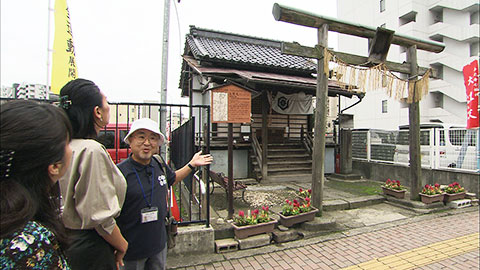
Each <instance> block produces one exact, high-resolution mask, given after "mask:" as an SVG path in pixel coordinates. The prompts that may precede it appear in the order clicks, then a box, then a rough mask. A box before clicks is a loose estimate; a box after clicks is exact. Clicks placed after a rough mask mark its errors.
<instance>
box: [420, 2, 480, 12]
mask: <svg viewBox="0 0 480 270" xmlns="http://www.w3.org/2000/svg"><path fill="white" fill-rule="evenodd" d="M478 6H479V3H478V0H430V1H429V5H428V9H429V10H431V11H438V10H441V9H444V8H449V9H454V10H460V11H475V10H478Z"/></svg>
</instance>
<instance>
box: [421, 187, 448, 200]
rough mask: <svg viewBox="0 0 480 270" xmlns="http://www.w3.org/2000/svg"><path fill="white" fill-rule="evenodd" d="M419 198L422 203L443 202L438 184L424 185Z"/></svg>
mask: <svg viewBox="0 0 480 270" xmlns="http://www.w3.org/2000/svg"><path fill="white" fill-rule="evenodd" d="M420 199H421V200H422V202H423V203H426V204H429V203H434V202H443V192H442V190H441V189H440V185H439V184H438V183H435V185H429V184H427V185H425V186H424V187H423V189H422V191H421V192H420Z"/></svg>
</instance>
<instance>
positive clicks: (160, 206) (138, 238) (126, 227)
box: [117, 118, 213, 270]
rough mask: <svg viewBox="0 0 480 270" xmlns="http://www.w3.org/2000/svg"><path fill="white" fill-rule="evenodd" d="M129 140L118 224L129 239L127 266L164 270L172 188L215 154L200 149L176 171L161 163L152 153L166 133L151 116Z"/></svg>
mask: <svg viewBox="0 0 480 270" xmlns="http://www.w3.org/2000/svg"><path fill="white" fill-rule="evenodd" d="M125 142H126V143H128V144H129V145H130V148H131V150H132V153H131V155H130V156H129V158H128V159H126V160H124V161H123V162H121V163H120V164H118V168H119V169H120V171H121V172H122V173H123V175H124V176H125V179H126V180H127V195H126V197H125V203H124V204H123V208H122V212H121V213H120V216H119V217H118V218H117V224H118V227H119V228H120V231H121V232H122V234H123V235H124V237H125V239H126V240H127V241H128V251H127V253H126V254H125V257H124V264H125V266H124V267H123V269H125V270H131V269H134V270H139V269H162V270H163V269H165V268H166V260H167V244H166V242H167V233H166V229H165V217H166V215H167V192H168V189H169V187H170V186H172V185H174V184H175V183H177V182H180V181H181V180H183V179H184V178H185V177H186V176H188V175H189V174H190V173H191V172H192V171H193V170H194V169H195V167H197V166H203V165H206V164H210V163H211V162H212V160H213V158H212V156H211V155H201V152H198V153H196V154H195V155H194V156H193V158H192V159H191V160H190V162H188V163H187V165H185V166H184V167H183V168H180V169H178V170H176V171H173V170H172V169H171V168H170V167H169V166H167V165H164V166H160V164H159V163H158V162H157V160H156V159H154V158H152V156H153V155H154V154H156V153H157V152H158V149H159V147H160V146H161V145H162V144H163V143H164V142H165V136H164V135H163V134H162V133H161V132H160V130H159V128H158V124H157V123H156V122H155V121H153V120H150V119H148V118H142V119H138V120H136V121H134V122H133V123H132V127H131V129H130V131H129V132H128V134H127V136H126V137H125ZM162 167H163V168H162ZM163 169H165V172H164V171H163Z"/></svg>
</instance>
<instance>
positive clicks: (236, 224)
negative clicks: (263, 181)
mask: <svg viewBox="0 0 480 270" xmlns="http://www.w3.org/2000/svg"><path fill="white" fill-rule="evenodd" d="M275 224H277V221H276V220H275V219H273V218H271V217H270V216H269V211H268V206H262V210H261V211H259V210H258V209H255V210H253V211H250V210H248V211H247V213H245V212H244V211H241V210H240V211H238V216H235V217H234V218H233V223H232V226H233V231H234V234H235V237H237V238H238V239H244V238H247V237H249V236H252V235H257V234H261V233H269V232H272V231H273V229H274V228H275Z"/></svg>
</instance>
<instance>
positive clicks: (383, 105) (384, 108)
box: [382, 100, 387, 113]
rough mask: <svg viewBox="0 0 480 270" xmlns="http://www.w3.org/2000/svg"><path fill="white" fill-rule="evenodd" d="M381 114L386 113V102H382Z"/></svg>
mask: <svg viewBox="0 0 480 270" xmlns="http://www.w3.org/2000/svg"><path fill="white" fill-rule="evenodd" d="M382 113H387V100H382Z"/></svg>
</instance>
